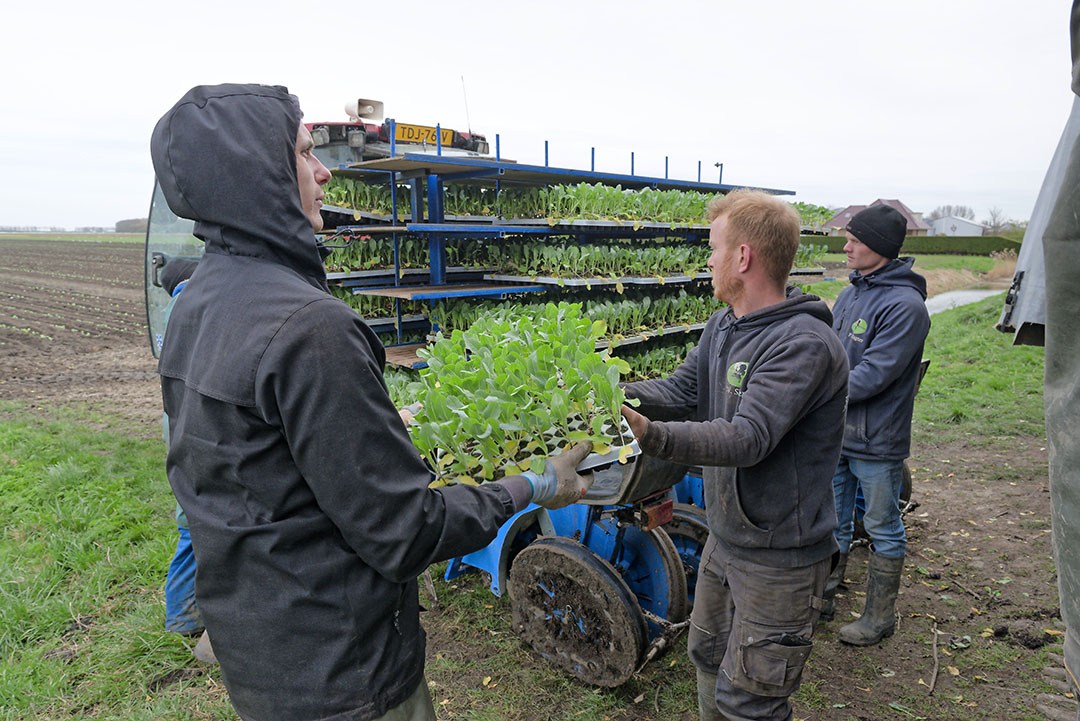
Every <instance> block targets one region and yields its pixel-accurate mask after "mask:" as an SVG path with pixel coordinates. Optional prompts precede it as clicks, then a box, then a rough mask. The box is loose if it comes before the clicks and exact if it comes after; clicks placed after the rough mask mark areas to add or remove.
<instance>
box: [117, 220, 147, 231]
mask: <svg viewBox="0 0 1080 721" xmlns="http://www.w3.org/2000/svg"><path fill="white" fill-rule="evenodd" d="M147 222H148V219H147V218H131V219H129V220H118V221H116V232H117V233H145V232H146V224H147Z"/></svg>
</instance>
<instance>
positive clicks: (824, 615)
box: [818, 551, 848, 622]
mask: <svg viewBox="0 0 1080 721" xmlns="http://www.w3.org/2000/svg"><path fill="white" fill-rule="evenodd" d="M847 557H848V552H847V551H842V552H841V553H840V558H839V559H837V561H836V568H834V569H833V570H832V573H830V574H829V579H828V580H827V581H825V593H824V594H822V598H823V599H824V600H825V608H823V609H821V616H820V617H819V619H818V620H820V621H823V622H829V621H831V620H833V616H835V615H836V603H835V601H836V589H838V588H840V587H841V586H844V574H845V573H846V572H847ZM844 588H847V586H844Z"/></svg>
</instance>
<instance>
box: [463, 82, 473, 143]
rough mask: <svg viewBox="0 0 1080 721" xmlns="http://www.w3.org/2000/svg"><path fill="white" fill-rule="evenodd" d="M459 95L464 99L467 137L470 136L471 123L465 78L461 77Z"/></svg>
mask: <svg viewBox="0 0 1080 721" xmlns="http://www.w3.org/2000/svg"><path fill="white" fill-rule="evenodd" d="M461 95H462V97H464V98H465V124H466V125H468V126H469V135H472V121H471V120H469V94H468V93H466V92H465V76H464V75H462V76H461Z"/></svg>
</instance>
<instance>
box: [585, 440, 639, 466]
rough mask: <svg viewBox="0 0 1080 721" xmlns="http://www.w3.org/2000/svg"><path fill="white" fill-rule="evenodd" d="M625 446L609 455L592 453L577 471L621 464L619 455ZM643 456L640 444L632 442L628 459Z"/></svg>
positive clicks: (611, 451)
mask: <svg viewBox="0 0 1080 721" xmlns="http://www.w3.org/2000/svg"><path fill="white" fill-rule="evenodd" d="M623 448H624V446H620V447H618V448H612V449H611V450H610V451H608V452H607V453H590V454H589V455H587V456H585V460H583V461H582V462H581V463H579V464H578V465H577V469H578V470H579V471H581V472H585V471H591V470H593V469H595V468H599V467H600V466H610V465H611V464H612V463H618V462H619V454H620V453H622V449H623ZM640 455H641V449H640V448H638V442H637V441H632V442H631V443H630V453H629V454H628V456H627V459H630V458H636V457H637V456H640Z"/></svg>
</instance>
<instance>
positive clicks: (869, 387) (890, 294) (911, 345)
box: [833, 257, 930, 460]
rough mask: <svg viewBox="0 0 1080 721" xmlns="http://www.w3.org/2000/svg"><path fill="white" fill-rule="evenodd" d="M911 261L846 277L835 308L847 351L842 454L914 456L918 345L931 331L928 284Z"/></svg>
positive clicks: (886, 457) (901, 260)
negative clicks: (845, 410) (912, 454)
mask: <svg viewBox="0 0 1080 721" xmlns="http://www.w3.org/2000/svg"><path fill="white" fill-rule="evenodd" d="M914 262H915V259H914V258H911V257H907V258H897V259H894V260H890V261H889V262H888V263H886V264H885V265H883V266H882V267H881V268H879V269H878V270H876V271H874V272H873V273H870V274H869V275H865V276H864V275H862V274H861V273H859V272H858V271H852V273H851V285H850V286H848V287H847V288H845V289H844V290H843V291H842V292H841V293H840V297H838V298H837V299H836V304H835V305H834V306H833V330H835V331H836V332H837V334H838V335H839V336H840V342H841V343H842V344H843V346H844V350H846V351H847V355H848V362H849V364H850V366H851V375H850V377H849V379H848V412H847V424H846V427H845V429H844V455H845V456H851V457H853V458H862V459H868V460H903V459H904V458H907V457H908V455H909V453H910V451H911V411H912V407H913V406H914V403H915V385H916V383H917V382H918V378H919V364H920V363H921V362H922V352H923V343H924V342H925V341H926V334H927V332H929V330H930V314H929V313H928V312H927V310H926V279H925V278H923V277H922V276H921V275H919V274H918V273H916V272H914V271H913V270H912V269H911V266H912V264H913V263H914Z"/></svg>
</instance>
